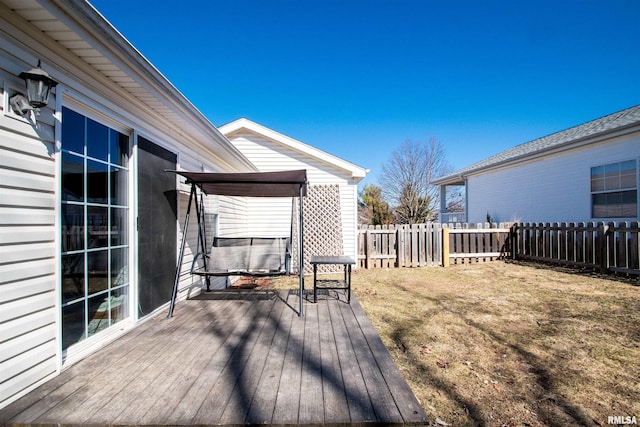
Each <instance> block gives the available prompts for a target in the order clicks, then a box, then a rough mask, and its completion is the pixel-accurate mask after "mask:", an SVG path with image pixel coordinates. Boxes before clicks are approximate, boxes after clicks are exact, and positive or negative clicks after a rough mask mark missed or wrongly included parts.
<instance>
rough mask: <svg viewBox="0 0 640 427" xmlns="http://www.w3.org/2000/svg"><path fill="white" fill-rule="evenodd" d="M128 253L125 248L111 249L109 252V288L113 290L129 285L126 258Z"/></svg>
mask: <svg viewBox="0 0 640 427" xmlns="http://www.w3.org/2000/svg"><path fill="white" fill-rule="evenodd" d="M128 253H129V251H128V250H127V249H126V248H120V249H113V250H112V251H111V287H112V288H115V287H118V286H122V285H127V284H128V283H129V269H128V268H127V257H128Z"/></svg>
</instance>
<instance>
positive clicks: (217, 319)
mask: <svg viewBox="0 0 640 427" xmlns="http://www.w3.org/2000/svg"><path fill="white" fill-rule="evenodd" d="M298 298H299V294H298V292H296V291H222V292H211V293H206V294H203V295H202V296H200V297H197V298H194V299H192V300H188V301H183V302H180V303H179V304H178V305H177V306H176V311H175V317H174V318H172V319H167V318H166V317H165V315H164V314H160V315H158V316H157V317H155V318H154V319H151V320H149V321H147V322H145V323H143V324H142V325H140V326H139V327H137V328H135V329H134V330H133V331H131V332H130V333H128V334H126V335H125V336H123V337H121V338H120V339H118V340H116V341H114V342H112V343H111V344H109V345H108V346H106V347H105V348H104V349H102V350H100V351H98V352H97V353H95V354H93V355H91V356H89V357H87V358H86V359H85V360H83V361H81V362H79V363H77V364H76V365H74V366H72V367H71V368H69V369H67V370H65V371H63V372H62V373H61V374H60V375H59V376H57V377H56V378H54V379H52V380H51V381H49V382H48V383H46V384H44V385H42V386H41V387H39V388H38V389H36V390H34V391H33V392H32V393H30V394H28V395H26V396H24V397H23V398H22V399H19V400H18V401H16V402H14V403H12V404H11V405H9V406H7V407H6V408H3V409H0V423H3V424H7V425H33V424H60V425H70V426H71V425H86V424H92V425H107V424H110V425H120V426H133V425H152V424H153V425H159V426H160V425H213V424H215V425H236V426H237V425H258V424H261V425H278V426H284V425H309V426H313V425H327V426H338V425H340V426H344V425H427V424H428V421H427V418H426V415H425V413H424V411H423V410H422V408H421V407H420V405H419V403H418V402H417V400H416V398H415V396H414V395H413V393H412V392H411V390H410V389H409V387H408V385H407V384H406V382H405V381H404V379H403V378H402V376H401V374H400V372H399V370H398V368H397V367H396V365H395V364H394V363H393V361H392V359H391V357H390V355H389V352H388V351H387V350H386V348H385V347H384V345H383V344H382V340H381V339H380V337H379V336H378V335H377V334H376V332H375V330H374V328H373V326H372V325H371V323H370V322H369V320H368V319H367V318H366V315H365V313H364V311H363V310H362V307H361V306H360V304H359V302H358V301H357V299H356V298H354V297H353V296H352V299H351V304H350V305H349V304H346V303H345V302H344V300H343V301H338V300H337V299H335V298H333V297H332V296H331V294H329V295H323V296H322V298H320V299H319V300H318V303H317V304H313V303H311V302H310V301H307V300H305V316H304V317H302V318H299V317H298V316H297V313H296V308H297V307H298V302H299V300H298ZM311 298H312V297H311Z"/></svg>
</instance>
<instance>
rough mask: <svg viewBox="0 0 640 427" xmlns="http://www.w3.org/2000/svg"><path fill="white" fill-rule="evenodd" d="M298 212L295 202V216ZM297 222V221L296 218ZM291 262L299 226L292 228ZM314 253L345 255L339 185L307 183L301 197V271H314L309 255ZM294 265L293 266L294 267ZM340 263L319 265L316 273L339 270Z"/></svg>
mask: <svg viewBox="0 0 640 427" xmlns="http://www.w3.org/2000/svg"><path fill="white" fill-rule="evenodd" d="M299 215H300V207H299V204H297V203H296V218H298V217H299ZM296 224H297V221H296ZM294 234H295V238H294V249H293V250H294V253H293V265H294V266H295V267H297V266H298V227H297V225H296V228H295V230H294ZM314 255H324V256H331V255H344V247H343V244H342V219H341V210H340V186H339V185H338V184H329V185H309V186H308V187H307V196H306V197H305V198H304V274H313V267H312V266H311V264H309V259H310V258H311V257H312V256H314ZM295 267H294V268H295ZM341 271H342V266H341V265H319V266H318V272H319V273H332V272H341Z"/></svg>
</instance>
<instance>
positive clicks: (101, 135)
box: [87, 119, 109, 162]
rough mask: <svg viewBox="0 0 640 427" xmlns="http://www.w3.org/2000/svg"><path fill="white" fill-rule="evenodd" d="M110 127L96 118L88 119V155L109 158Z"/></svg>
mask: <svg viewBox="0 0 640 427" xmlns="http://www.w3.org/2000/svg"><path fill="white" fill-rule="evenodd" d="M108 153H109V128H108V127H106V126H105V125H102V124H100V123H98V122H96V121H94V120H91V119H87V156H89V157H94V158H96V159H100V160H104V161H105V162H106V161H107V160H108V158H107V154H108Z"/></svg>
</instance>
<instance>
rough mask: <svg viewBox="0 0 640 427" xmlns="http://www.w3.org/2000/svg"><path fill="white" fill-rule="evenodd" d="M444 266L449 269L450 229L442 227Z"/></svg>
mask: <svg viewBox="0 0 640 427" xmlns="http://www.w3.org/2000/svg"><path fill="white" fill-rule="evenodd" d="M442 266H443V267H449V229H448V228H447V227H442Z"/></svg>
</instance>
